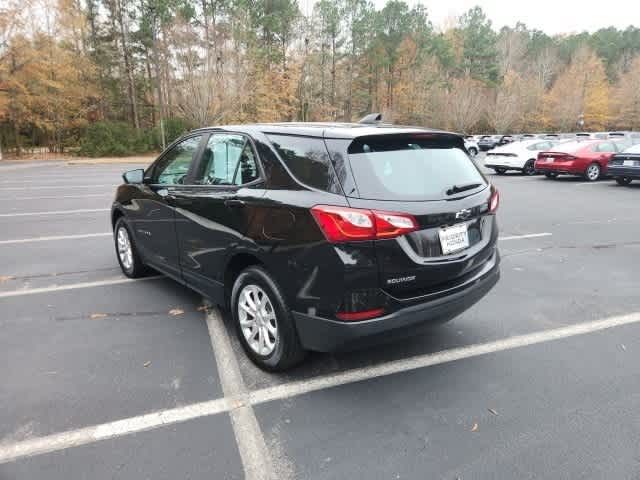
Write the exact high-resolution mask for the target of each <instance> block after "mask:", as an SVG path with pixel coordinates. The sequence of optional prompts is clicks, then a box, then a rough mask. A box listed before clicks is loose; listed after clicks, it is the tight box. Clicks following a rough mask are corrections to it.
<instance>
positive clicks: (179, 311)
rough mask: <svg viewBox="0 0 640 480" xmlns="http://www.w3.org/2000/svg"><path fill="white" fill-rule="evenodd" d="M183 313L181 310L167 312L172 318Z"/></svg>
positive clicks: (173, 309)
mask: <svg viewBox="0 0 640 480" xmlns="http://www.w3.org/2000/svg"><path fill="white" fill-rule="evenodd" d="M183 313H184V310H182V309H181V308H172V309H171V310H169V315H172V316H174V317H175V316H176V315H182V314H183Z"/></svg>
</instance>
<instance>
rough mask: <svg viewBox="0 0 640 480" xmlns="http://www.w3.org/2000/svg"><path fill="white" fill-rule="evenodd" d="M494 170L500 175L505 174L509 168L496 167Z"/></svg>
mask: <svg viewBox="0 0 640 480" xmlns="http://www.w3.org/2000/svg"><path fill="white" fill-rule="evenodd" d="M494 170H495V171H496V173H497V174H498V175H504V174H505V173H507V169H506V168H494Z"/></svg>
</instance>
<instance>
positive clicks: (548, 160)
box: [542, 158, 553, 163]
mask: <svg viewBox="0 0 640 480" xmlns="http://www.w3.org/2000/svg"><path fill="white" fill-rule="evenodd" d="M542 161H544V162H546V163H553V158H543V159H542Z"/></svg>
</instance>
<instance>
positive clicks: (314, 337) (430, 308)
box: [293, 250, 500, 352]
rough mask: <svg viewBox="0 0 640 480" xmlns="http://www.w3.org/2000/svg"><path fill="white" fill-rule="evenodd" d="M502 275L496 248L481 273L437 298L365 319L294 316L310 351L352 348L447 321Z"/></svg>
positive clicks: (302, 338) (301, 314) (470, 304)
mask: <svg viewBox="0 0 640 480" xmlns="http://www.w3.org/2000/svg"><path fill="white" fill-rule="evenodd" d="M499 278H500V255H499V253H498V251H497V250H496V252H495V255H494V256H493V258H492V259H491V260H490V261H488V262H487V265H486V267H484V268H482V269H481V271H480V272H479V273H478V275H477V276H475V277H474V278H472V279H470V280H469V281H468V282H467V283H465V285H464V286H463V287H462V288H460V289H456V291H455V292H454V293H450V294H448V295H446V296H443V297H440V298H437V299H435V300H430V301H426V302H423V303H418V304H413V305H411V306H408V307H405V308H402V309H400V310H397V311H395V312H393V313H390V314H388V315H385V316H383V317H378V318H374V319H372V320H365V321H362V322H341V321H337V320H331V319H327V318H322V317H317V316H313V315H308V314H304V313H299V312H293V317H294V319H295V322H296V328H297V330H298V334H299V336H300V341H301V343H302V345H303V346H304V348H306V349H307V350H315V351H320V352H329V351H336V350H349V349H354V348H358V347H362V346H367V345H372V344H377V343H384V342H386V341H389V340H393V339H396V338H402V337H406V336H409V335H411V334H412V333H415V331H416V329H418V327H421V326H423V325H436V324H440V323H444V322H447V321H449V320H451V319H453V318H454V317H456V316H458V315H460V314H461V313H462V312H464V311H465V310H467V309H468V308H470V307H471V306H472V305H473V304H475V303H476V302H477V301H479V300H480V299H481V298H482V297H484V296H485V295H486V294H487V293H488V292H489V291H490V290H491V289H492V288H493V286H494V285H495V284H496V283H497V282H498V280H499Z"/></svg>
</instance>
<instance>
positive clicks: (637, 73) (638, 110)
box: [612, 57, 640, 130]
mask: <svg viewBox="0 0 640 480" xmlns="http://www.w3.org/2000/svg"><path fill="white" fill-rule="evenodd" d="M639 86H640V57H636V58H635V59H634V60H633V62H632V63H631V65H630V67H629V70H628V71H627V72H624V73H622V74H620V80H619V81H618V84H617V85H616V86H615V89H614V90H613V91H614V93H615V95H613V98H614V99H615V101H614V104H613V105H612V108H613V110H614V113H615V118H616V122H615V123H616V126H617V127H618V128H620V129H629V130H638V129H640V88H638V87H639Z"/></svg>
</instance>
